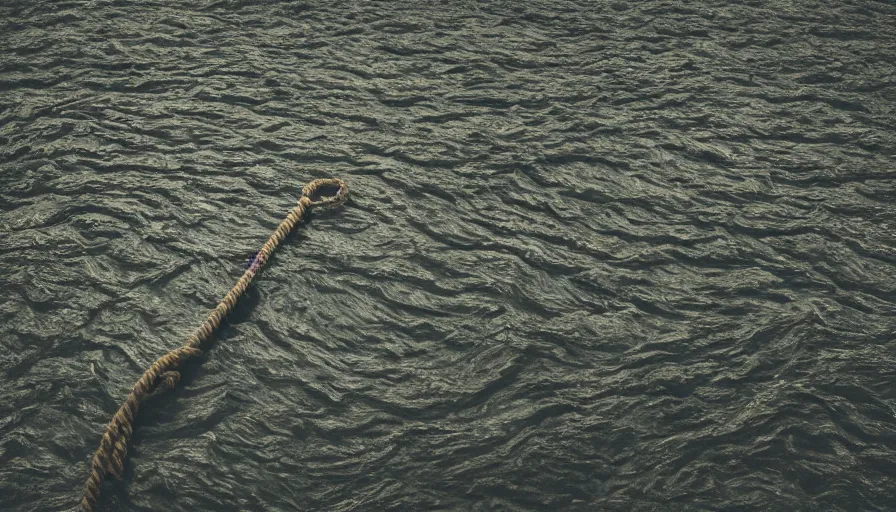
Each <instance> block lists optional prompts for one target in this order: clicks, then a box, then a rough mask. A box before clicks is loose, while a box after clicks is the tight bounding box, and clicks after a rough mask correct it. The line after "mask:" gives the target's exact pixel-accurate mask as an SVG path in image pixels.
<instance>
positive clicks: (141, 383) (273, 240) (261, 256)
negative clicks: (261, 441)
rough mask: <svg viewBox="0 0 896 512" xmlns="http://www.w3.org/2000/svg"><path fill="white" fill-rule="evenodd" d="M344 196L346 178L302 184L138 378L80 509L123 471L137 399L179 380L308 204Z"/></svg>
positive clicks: (103, 445)
mask: <svg viewBox="0 0 896 512" xmlns="http://www.w3.org/2000/svg"><path fill="white" fill-rule="evenodd" d="M333 186H335V187H338V191H337V192H336V193H335V194H334V195H332V196H328V197H324V198H321V199H319V200H317V201H314V200H312V199H311V198H312V197H313V196H314V194H315V193H316V192H318V191H319V190H320V189H321V188H323V187H333ZM347 199H348V188H347V187H346V185H345V182H344V181H342V180H341V179H338V178H326V179H318V180H314V181H312V182H311V183H309V184H308V185H306V186H305V187H304V188H303V189H302V197H301V198H300V199H299V204H298V205H297V206H296V207H295V208H294V209H293V210H292V211H291V212H289V214H288V215H287V216H286V218H285V219H283V221H282V222H281V223H280V225H279V226H278V227H277V229H276V230H275V231H274V233H273V234H272V235H271V236H270V238H268V241H267V242H265V244H264V246H263V247H262V248H261V250H260V251H259V252H258V255H257V256H255V259H254V261H253V262H252V264H251V265H250V266H249V269H248V270H246V272H245V273H243V275H242V277H240V279H239V281H237V282H236V285H235V286H234V287H233V289H231V290H230V292H228V293H227V295H226V296H225V297H224V299H222V300H221V302H220V303H219V304H218V306H217V307H216V308H215V309H214V310H213V311H212V312H211V313H210V314H209V315H208V318H207V319H206V321H205V323H203V324H202V326H201V327H199V328H198V329H196V330H195V331H193V334H191V335H190V337H189V339H188V340H187V342H186V344H185V345H184V346H183V347H180V348H177V349H174V350H172V351H171V352H168V353H167V354H165V355H164V356H162V357H161V358H159V359H158V360H157V361H156V362H155V363H153V364H152V366H151V367H150V368H149V369H148V370H146V373H144V374H143V376H142V377H140V380H138V381H137V384H136V385H134V389H133V390H131V392H130V393H129V394H128V398H127V400H126V401H125V402H124V404H122V406H121V407H120V408H119V409H118V412H116V413H115V416H113V417H112V421H111V422H110V423H109V425H108V426H107V427H106V431H105V433H103V438H102V441H100V447H99V448H98V449H97V451H96V453H95V454H94V456H93V461H92V462H91V464H90V476H89V477H88V478H87V483H86V485H85V488H84V496H83V497H82V498H81V510H83V511H84V512H92V511H93V509H94V507H95V506H96V503H97V501H98V500H99V497H100V487H101V486H102V484H103V480H104V479H105V477H106V474H107V473H108V474H111V475H113V476H115V477H118V478H121V475H122V473H123V472H124V462H125V459H126V458H127V453H128V446H127V445H128V440H129V439H130V437H131V434H132V433H133V432H134V419H135V418H136V416H137V411H138V410H139V409H140V403H141V402H143V400H145V399H146V398H148V397H151V396H154V395H157V394H159V393H162V392H164V391H167V390H169V389H171V388H173V387H175V386H176V385H177V383H178V382H179V381H180V373H179V372H177V371H176V370H177V368H179V367H180V365H181V364H182V363H183V362H184V361H186V360H187V359H189V358H191V357H195V356H197V355H199V354H201V353H202V350H201V349H200V346H201V345H202V344H203V343H205V342H206V341H207V340H208V339H209V338H210V337H211V335H212V333H213V332H214V331H215V329H217V328H218V327H219V326H220V325H221V322H222V321H223V320H224V318H225V317H226V316H227V314H228V313H230V312H231V311H233V308H234V306H236V303H237V301H238V300H239V298H240V297H241V296H242V295H243V293H245V291H246V289H247V288H249V285H250V284H252V279H254V278H255V276H256V275H257V274H258V272H259V271H260V270H261V269H262V268H263V267H264V265H265V263H267V261H268V258H270V257H271V254H273V252H274V250H275V249H277V247H278V246H279V245H280V243H281V242H283V239H284V238H286V235H288V234H289V232H290V231H292V229H293V228H294V227H295V225H296V224H298V223H299V222H300V221H301V220H302V218H303V217H304V215H305V212H306V211H307V210H308V209H309V208H312V207H321V206H322V207H327V208H335V207H337V206H341V205H342V204H343V203H345V201H346V200H347Z"/></svg>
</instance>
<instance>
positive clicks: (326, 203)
mask: <svg viewBox="0 0 896 512" xmlns="http://www.w3.org/2000/svg"><path fill="white" fill-rule="evenodd" d="M328 187H335V188H336V192H335V193H333V195H331V196H320V198H319V199H318V200H316V201H315V200H314V199H313V197H314V194H315V193H318V192H320V191H321V189H324V188H328ZM306 197H307V198H308V199H309V200H310V201H311V202H309V203H307V204H308V206H323V207H325V208H335V207H337V206H342V205H343V204H345V202H346V201H347V200H348V187H347V186H346V185H345V182H344V181H342V180H341V179H339V178H321V179H317V180H314V181H312V182H311V183H309V184H307V185H305V187H304V188H302V198H306ZM300 201H302V199H300Z"/></svg>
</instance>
